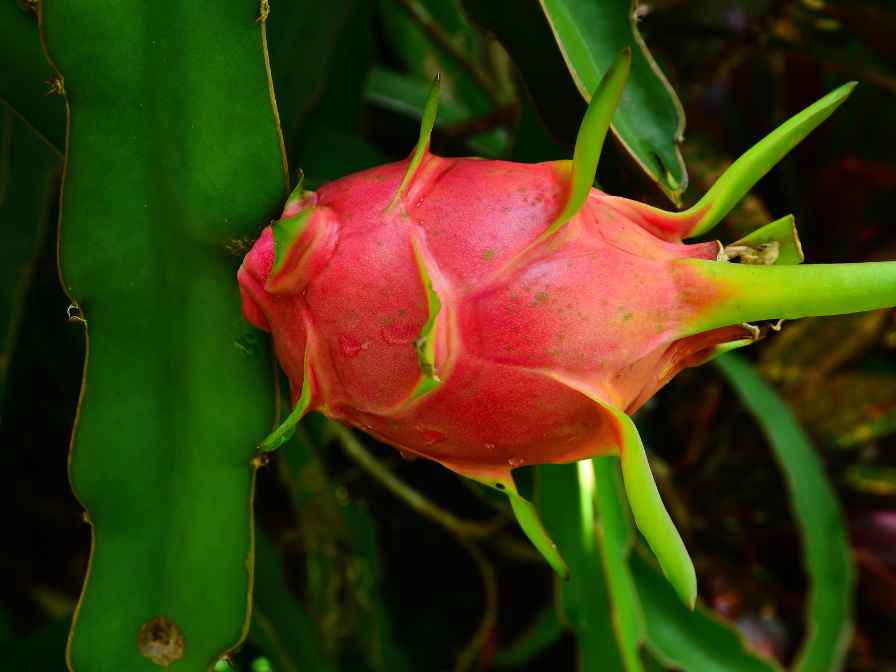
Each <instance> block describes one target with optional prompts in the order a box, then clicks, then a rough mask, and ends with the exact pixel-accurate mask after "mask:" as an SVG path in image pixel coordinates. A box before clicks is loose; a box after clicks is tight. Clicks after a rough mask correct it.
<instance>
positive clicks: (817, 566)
mask: <svg viewBox="0 0 896 672" xmlns="http://www.w3.org/2000/svg"><path fill="white" fill-rule="evenodd" d="M716 365H717V366H718V367H719V369H720V370H721V372H722V373H723V374H724V375H725V378H727V380H728V382H729V384H730V385H731V386H732V387H733V388H734V390H735V391H736V392H737V394H738V396H739V397H740V398H741V400H742V401H743V403H744V405H745V406H746V407H747V408H748V409H749V410H750V412H751V413H752V414H753V415H754V416H755V418H756V420H757V422H758V423H759V425H760V426H761V427H762V431H763V433H764V434H765V435H766V437H767V438H768V441H769V444H770V445H771V448H772V451H773V452H774V454H775V458H776V459H777V460H778V463H779V465H780V466H781V469H782V470H783V472H784V479H785V481H786V483H787V487H788V490H789V491H790V498H791V501H792V505H793V509H794V513H795V514H796V517H797V522H798V524H799V528H800V532H801V535H802V538H803V558H804V561H805V566H806V572H807V574H808V575H809V580H810V582H811V588H810V592H809V604H808V613H807V627H808V634H807V637H806V640H805V641H804V642H803V644H802V646H801V648H800V651H799V653H798V654H797V657H796V663H795V665H794V669H795V670H797V671H800V672H803V671H805V672H810V671H811V672H816V671H819V672H820V671H822V670H837V669H840V666H841V665H842V663H843V658H844V655H845V653H846V647H847V644H848V643H849V640H850V636H851V633H852V601H853V583H854V581H855V573H854V568H853V563H852V555H851V553H850V548H849V542H848V539H847V535H846V526H845V524H844V521H843V515H842V513H841V511H840V506H839V504H838V502H837V496H836V494H835V492H834V489H833V487H832V486H831V484H830V483H829V481H828V478H827V476H826V475H825V472H824V467H823V466H822V464H821V462H820V460H819V459H818V456H817V455H816V453H815V450H814V448H813V446H812V444H811V442H810V441H809V438H808V437H807V436H806V434H805V432H804V431H803V430H802V428H801V427H800V425H799V423H798V422H797V420H796V418H795V417H794V415H793V412H792V411H791V410H790V408H789V407H788V406H787V404H786V403H785V402H784V401H783V400H782V399H781V397H780V396H778V394H777V392H775V390H774V389H773V388H772V387H771V386H770V385H768V384H767V383H766V382H765V381H764V380H762V378H761V377H760V376H759V375H758V374H757V373H756V372H755V371H754V370H753V368H752V367H751V366H750V365H749V364H748V363H747V362H746V360H744V359H741V358H740V357H737V356H735V355H731V354H729V355H725V356H724V357H720V358H719V359H718V360H716Z"/></svg>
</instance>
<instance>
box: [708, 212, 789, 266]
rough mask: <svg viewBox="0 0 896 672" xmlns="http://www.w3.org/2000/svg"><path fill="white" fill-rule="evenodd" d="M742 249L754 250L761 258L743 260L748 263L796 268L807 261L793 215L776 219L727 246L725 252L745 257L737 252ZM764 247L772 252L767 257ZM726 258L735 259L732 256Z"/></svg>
mask: <svg viewBox="0 0 896 672" xmlns="http://www.w3.org/2000/svg"><path fill="white" fill-rule="evenodd" d="M770 245H774V248H771V247H769V246H770ZM742 247H746V248H753V250H754V251H755V253H756V256H757V257H759V259H757V260H750V259H742V261H746V263H756V264H760V265H762V264H766V265H772V264H776V265H780V266H795V265H797V264H801V263H803V261H804V260H805V256H804V255H803V246H802V244H801V243H800V237H799V234H798V233H797V230H796V224H795V222H794V218H793V215H787V216H785V217H781V219H776V220H775V221H774V222H771V223H769V224H766V225H765V226H763V227H760V228H758V229H756V230H755V231H753V232H752V233H750V234H748V235H746V236H744V237H743V238H741V239H739V240H736V241H734V242H733V243H730V244H728V245H726V246H725V252H726V253H728V252H729V251H731V250H734V251H735V252H736V253H737V255H738V256H743V255H742V254H741V253H740V252H738V251H737V249H738V248H742ZM764 247H765V248H768V251H769V252H771V254H770V255H769V256H766V254H765V252H766V250H764V249H763V248H764ZM726 256H729V258H733V257H732V256H731V255H730V254H728V255H726Z"/></svg>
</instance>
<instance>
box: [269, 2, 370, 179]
mask: <svg viewBox="0 0 896 672" xmlns="http://www.w3.org/2000/svg"><path fill="white" fill-rule="evenodd" d="M356 5H357V2H356V1H355V0H331V1H329V2H316V1H315V0H292V2H282V3H281V2H274V3H271V14H270V16H269V20H268V22H267V25H268V45H269V50H270V62H271V78H272V79H273V82H274V88H275V90H276V94H277V107H278V110H279V113H280V125H281V128H282V129H283V139H284V143H285V146H286V150H287V155H288V157H289V161H290V165H291V166H293V167H294V168H296V167H299V166H298V159H299V154H298V145H299V144H300V142H301V137H302V128H303V124H304V122H305V120H306V118H307V117H308V114H309V112H310V111H311V110H312V108H313V106H314V105H315V103H316V101H317V100H318V98H319V97H320V96H321V94H322V92H323V89H324V87H325V86H326V85H327V79H328V74H329V71H330V65H331V62H332V59H333V56H334V53H335V52H336V51H337V48H338V41H339V40H340V38H341V36H342V33H343V32H344V31H345V29H346V26H347V25H348V22H349V20H350V17H351V16H352V14H353V13H354V12H355V10H356Z"/></svg>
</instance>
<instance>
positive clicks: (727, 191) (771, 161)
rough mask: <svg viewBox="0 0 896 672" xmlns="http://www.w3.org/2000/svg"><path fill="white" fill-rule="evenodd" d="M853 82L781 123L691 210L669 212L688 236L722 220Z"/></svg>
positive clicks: (830, 111) (839, 100) (846, 93)
mask: <svg viewBox="0 0 896 672" xmlns="http://www.w3.org/2000/svg"><path fill="white" fill-rule="evenodd" d="M857 84H858V82H849V83H848V84H844V85H843V86H841V87H839V88H838V89H835V90H834V91H832V92H831V93H829V94H828V95H826V96H825V97H824V98H822V99H820V100H819V101H817V102H816V103H814V104H812V105H810V106H809V107H807V108H806V109H805V110H803V111H802V112H799V113H797V114H795V115H794V116H793V117H791V118H790V119H788V120H787V121H785V122H784V123H783V124H781V125H780V126H778V128H776V129H775V130H774V131H772V132H771V133H769V134H768V135H767V136H765V137H764V138H763V139H762V140H760V141H759V142H757V143H756V144H755V145H753V146H752V147H751V148H750V149H749V150H747V151H746V152H745V153H744V154H743V155H741V157H740V158H738V159H737V161H735V162H734V163H732V164H731V166H729V167H728V170H726V171H725V172H724V173H723V174H722V176H721V177H720V178H719V179H718V180H716V182H715V184H713V185H712V187H710V189H709V191H707V192H706V193H705V194H704V195H703V198H701V199H700V200H699V201H697V203H695V204H694V205H693V206H692V207H690V208H688V209H687V210H683V211H682V212H678V213H670V214H669V215H668V216H669V217H673V218H675V219H681V220H684V221H686V222H692V221H693V223H692V224H689V230H687V231H686V232H685V236H686V237H692V236H699V235H700V234H702V233H706V232H707V231H709V230H710V229H711V228H713V227H714V226H715V225H716V224H718V223H719V222H720V221H722V219H723V218H724V217H725V215H727V214H728V213H729V212H730V211H731V209H732V208H733V207H734V206H735V205H737V203H738V202H739V201H740V199H741V198H743V197H744V196H745V195H746V193H747V192H748V191H749V190H750V189H752V188H753V185H755V184H756V183H757V182H758V181H759V180H760V179H762V178H763V177H764V176H765V174H766V173H768V171H770V170H771V169H772V168H773V167H774V166H775V164H777V163H778V162H779V161H780V160H781V159H783V158H784V157H785V156H786V155H787V154H788V153H789V152H790V150H791V149H793V148H794V147H795V146H796V145H797V144H799V143H800V142H801V141H802V140H803V139H804V138H805V137H806V136H807V135H809V133H811V132H812V131H814V130H815V129H816V128H817V127H818V126H820V125H821V123H822V122H823V121H825V120H826V119H827V118H828V117H830V116H831V115H832V114H833V113H834V111H835V110H836V109H837V108H838V107H840V105H842V104H843V102H844V101H845V100H846V99H847V98H848V97H849V94H850V93H852V90H853V89H854V88H855V87H856V85H857Z"/></svg>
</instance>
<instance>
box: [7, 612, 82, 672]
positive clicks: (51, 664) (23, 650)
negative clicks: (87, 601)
mask: <svg viewBox="0 0 896 672" xmlns="http://www.w3.org/2000/svg"><path fill="white" fill-rule="evenodd" d="M68 627H69V620H68V619H67V618H65V619H62V620H59V621H53V622H52V623H49V624H47V625H45V626H43V627H42V628H39V629H37V630H35V631H34V632H31V633H28V634H27V635H24V636H21V637H13V638H0V659H2V660H3V666H4V668H5V669H8V670H27V671H28V672H64V671H65V669H66V667H65V638H66V634H67V632H68Z"/></svg>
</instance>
